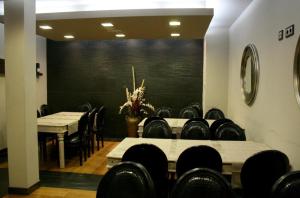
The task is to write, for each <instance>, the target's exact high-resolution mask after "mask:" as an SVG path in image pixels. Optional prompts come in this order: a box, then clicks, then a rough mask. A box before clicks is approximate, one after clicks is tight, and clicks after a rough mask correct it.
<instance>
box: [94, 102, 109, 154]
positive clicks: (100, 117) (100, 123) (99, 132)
mask: <svg viewBox="0 0 300 198" xmlns="http://www.w3.org/2000/svg"><path fill="white" fill-rule="evenodd" d="M105 111H106V109H105V107H104V106H103V105H102V106H101V107H100V108H99V110H98V112H97V114H96V124H95V130H94V131H93V132H94V134H95V135H96V141H97V150H99V141H100V140H101V145H102V147H104V141H103V132H104V127H105V122H104V117H105Z"/></svg>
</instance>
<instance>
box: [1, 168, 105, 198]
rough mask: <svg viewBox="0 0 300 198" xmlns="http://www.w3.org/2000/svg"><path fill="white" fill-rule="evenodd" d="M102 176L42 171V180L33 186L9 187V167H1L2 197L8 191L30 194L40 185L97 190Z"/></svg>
mask: <svg viewBox="0 0 300 198" xmlns="http://www.w3.org/2000/svg"><path fill="white" fill-rule="evenodd" d="M102 177H103V176H102V175H94V174H79V173H70V172H66V173H64V172H53V171H40V182H39V183H37V184H35V185H33V186H32V187H30V188H28V189H23V188H10V187H8V169H7V168H0V178H1V179H0V197H3V196H4V195H6V194H7V193H11V194H29V193H31V192H32V191H34V190H35V189H36V188H38V187H39V186H43V187H54V188H70V189H82V190H94V191H96V190H97V187H98V184H99V182H100V181H101V179H102Z"/></svg>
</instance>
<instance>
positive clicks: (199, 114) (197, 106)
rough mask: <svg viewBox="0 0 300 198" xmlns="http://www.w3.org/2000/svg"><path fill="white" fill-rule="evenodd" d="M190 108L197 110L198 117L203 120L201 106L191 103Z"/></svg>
mask: <svg viewBox="0 0 300 198" xmlns="http://www.w3.org/2000/svg"><path fill="white" fill-rule="evenodd" d="M190 106H191V107H193V108H195V109H196V110H197V112H198V117H200V118H203V109H202V105H201V104H200V103H198V102H194V103H191V104H190Z"/></svg>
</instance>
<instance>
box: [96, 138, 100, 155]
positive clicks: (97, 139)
mask: <svg viewBox="0 0 300 198" xmlns="http://www.w3.org/2000/svg"><path fill="white" fill-rule="evenodd" d="M96 141H97V151H99V135H96Z"/></svg>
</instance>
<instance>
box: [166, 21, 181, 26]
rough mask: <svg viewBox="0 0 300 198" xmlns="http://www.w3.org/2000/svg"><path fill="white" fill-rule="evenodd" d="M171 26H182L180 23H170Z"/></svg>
mask: <svg viewBox="0 0 300 198" xmlns="http://www.w3.org/2000/svg"><path fill="white" fill-rule="evenodd" d="M169 25H170V26H180V21H170V22H169Z"/></svg>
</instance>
